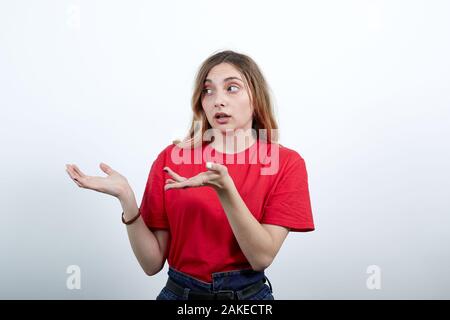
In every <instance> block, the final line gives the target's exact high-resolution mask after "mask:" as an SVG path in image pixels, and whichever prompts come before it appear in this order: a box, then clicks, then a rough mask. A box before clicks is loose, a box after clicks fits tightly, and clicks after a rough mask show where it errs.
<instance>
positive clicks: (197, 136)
mask: <svg viewBox="0 0 450 320" xmlns="http://www.w3.org/2000/svg"><path fill="white" fill-rule="evenodd" d="M221 63H229V64H231V65H232V66H234V67H235V68H236V69H237V70H238V71H239V73H240V74H241V76H243V77H244V78H245V82H246V83H245V86H246V89H247V90H249V91H250V92H251V95H250V97H251V103H252V104H253V107H254V112H253V124H252V129H255V130H256V134H257V138H258V139H260V138H264V139H266V140H267V141H270V142H272V143H277V142H278V130H277V129H278V125H277V123H276V121H275V117H274V115H273V106H272V99H271V96H270V94H269V88H268V85H267V82H266V80H265V78H264V76H263V74H262V72H261V71H260V69H259V67H258V65H257V64H256V63H255V61H253V59H252V58H250V57H249V56H247V55H245V54H242V53H237V52H234V51H231V50H226V51H221V52H218V53H215V54H213V55H211V56H210V57H208V58H207V59H206V60H205V61H204V62H203V63H202V64H201V66H200V68H199V69H198V72H197V75H196V78H195V83H194V92H193V95H192V100H191V105H192V111H193V116H192V122H191V127H190V129H189V133H188V135H187V136H186V137H185V138H184V139H183V141H180V140H174V141H173V143H174V144H177V145H178V146H179V147H196V146H198V145H199V144H201V143H202V141H203V135H204V133H205V131H206V130H208V129H210V128H211V125H210V124H209V122H208V119H207V118H206V114H205V112H204V111H203V108H202V96H203V86H204V81H205V79H206V77H207V75H208V73H209V71H210V70H211V69H212V68H213V67H214V66H216V65H218V64H221ZM199 124H200V126H198V125H199ZM261 129H265V130H266V131H264V130H263V131H262V132H264V133H265V134H264V137H262V136H261V134H260V130H261ZM272 130H273V131H272Z"/></svg>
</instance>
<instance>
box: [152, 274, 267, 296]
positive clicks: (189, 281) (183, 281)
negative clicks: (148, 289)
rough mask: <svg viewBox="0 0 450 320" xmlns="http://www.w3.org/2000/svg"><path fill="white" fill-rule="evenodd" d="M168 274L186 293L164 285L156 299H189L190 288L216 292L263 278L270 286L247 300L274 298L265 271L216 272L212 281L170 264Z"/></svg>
mask: <svg viewBox="0 0 450 320" xmlns="http://www.w3.org/2000/svg"><path fill="white" fill-rule="evenodd" d="M167 274H168V275H169V277H170V278H171V279H172V280H173V281H174V282H176V283H177V284H179V285H180V286H182V287H184V294H183V296H179V295H176V294H175V293H174V292H172V291H170V290H169V289H168V288H167V287H164V288H163V289H162V290H161V292H160V293H159V295H158V296H157V297H156V300H188V294H189V291H190V290H193V291H201V292H207V293H211V292H215V291H217V290H242V289H243V288H245V287H248V286H249V285H251V284H253V283H255V282H258V281H260V280H262V279H265V280H267V281H268V282H269V286H268V285H267V284H264V286H263V287H262V289H261V290H260V291H259V292H257V293H255V294H254V295H252V296H250V297H247V298H246V300H274V297H273V295H272V285H271V284H270V281H269V279H268V278H267V277H266V276H265V274H264V271H254V270H251V269H246V270H234V271H225V272H215V273H213V274H212V282H204V281H202V280H199V279H197V278H194V277H192V276H190V275H188V274H186V273H183V272H181V271H178V270H176V269H174V268H172V267H170V266H169V271H168V272H167ZM241 298H242V297H240V296H239V294H238V299H241Z"/></svg>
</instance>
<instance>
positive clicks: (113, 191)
mask: <svg viewBox="0 0 450 320" xmlns="http://www.w3.org/2000/svg"><path fill="white" fill-rule="evenodd" d="M100 169H102V171H103V172H105V173H106V174H107V176H106V177H94V176H88V175H86V174H84V173H83V172H82V171H81V170H80V169H79V168H78V167H77V166H76V165H75V164H66V171H67V173H68V174H69V176H70V178H71V179H72V180H73V181H74V182H75V183H76V184H77V185H78V186H79V187H80V188H85V189H91V190H95V191H98V192H102V193H106V194H109V195H112V196H114V197H119V196H121V195H122V194H123V193H124V192H126V190H127V188H129V184H128V180H127V179H126V178H125V177H124V176H123V175H121V174H120V173H119V172H117V171H115V170H113V169H112V168H111V167H110V166H108V165H107V164H105V163H100Z"/></svg>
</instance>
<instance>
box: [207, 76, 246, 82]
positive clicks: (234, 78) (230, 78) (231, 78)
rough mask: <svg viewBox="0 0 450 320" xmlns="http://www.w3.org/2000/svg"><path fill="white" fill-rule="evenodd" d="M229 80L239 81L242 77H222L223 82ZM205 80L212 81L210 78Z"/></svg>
mask: <svg viewBox="0 0 450 320" xmlns="http://www.w3.org/2000/svg"><path fill="white" fill-rule="evenodd" d="M230 80H239V81H241V82H244V81H242V79H239V78H238V77H228V78H225V79H223V82H227V81H230ZM205 82H212V81H211V79H206V80H205Z"/></svg>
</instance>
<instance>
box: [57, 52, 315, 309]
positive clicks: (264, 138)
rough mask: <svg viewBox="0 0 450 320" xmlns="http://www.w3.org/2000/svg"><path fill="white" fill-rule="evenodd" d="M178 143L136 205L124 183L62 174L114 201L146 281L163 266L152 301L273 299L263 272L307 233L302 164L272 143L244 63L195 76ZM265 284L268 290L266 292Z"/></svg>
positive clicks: (213, 66)
mask: <svg viewBox="0 0 450 320" xmlns="http://www.w3.org/2000/svg"><path fill="white" fill-rule="evenodd" d="M192 109H193V119H192V124H191V128H190V130H189V134H188V135H187V137H186V138H185V139H184V140H183V141H174V142H173V143H172V144H170V145H168V146H167V147H166V148H164V150H162V151H161V152H160V153H159V155H158V156H157V158H156V160H155V161H154V162H153V164H152V166H151V169H150V173H149V176H148V180H147V184H146V187H145V191H144V195H143V197H142V201H141V205H140V207H138V206H137V202H136V199H135V196H134V192H133V190H132V188H131V187H130V186H129V184H128V182H127V179H126V178H125V177H124V176H122V175H121V174H120V173H118V172H117V171H115V170H113V169H112V168H111V167H109V166H108V165H106V164H104V163H101V164H100V168H101V169H102V170H103V171H104V172H105V173H106V174H107V177H91V176H86V175H85V174H84V173H83V172H81V170H80V169H79V168H78V167H77V166H76V165H66V167H67V172H68V173H69V175H70V177H71V178H72V179H73V180H74V181H75V183H76V184H77V185H78V186H79V187H82V188H88V189H92V190H95V191H99V192H103V193H107V194H110V195H113V196H115V197H117V198H118V199H119V200H120V203H121V205H122V208H123V212H122V221H123V223H125V224H126V225H127V232H128V236H129V239H130V243H131V247H132V249H133V252H134V254H135V255H136V258H137V260H138V261H139V263H140V265H141V266H142V268H143V270H144V271H145V272H146V274H148V275H154V274H156V273H158V272H159V271H160V270H161V269H162V268H163V266H164V264H165V261H166V259H167V262H168V265H169V269H168V279H167V284H166V286H165V287H164V288H163V289H162V290H161V292H160V294H159V295H158V297H157V300H191V299H241V300H247V299H248V300H272V299H274V297H273V294H272V293H273V290H272V285H271V284H270V282H269V281H268V279H267V277H266V276H265V273H264V270H265V269H266V268H267V267H268V266H269V265H270V264H271V263H272V262H273V260H274V258H275V256H276V255H277V253H278V251H279V250H280V247H281V245H282V244H283V241H284V240H285V238H286V236H287V235H288V233H289V231H297V232H306V231H312V230H314V223H313V217H312V212H311V204H310V197H309V190H308V176H307V171H306V167H305V162H304V160H303V158H302V157H301V156H300V155H299V153H297V152H296V151H294V150H291V149H289V148H287V147H284V146H282V145H281V144H279V143H277V139H278V134H277V129H278V128H277V124H276V121H275V119H274V116H273V111H272V104H271V99H270V95H269V92H268V86H267V84H266V81H265V79H264V77H263V75H262V73H261V71H260V69H259V68H258V66H257V65H256V63H255V62H254V61H253V60H252V59H251V58H250V57H248V56H247V55H244V54H240V53H236V52H233V51H223V52H219V53H216V54H214V55H212V56H210V57H209V58H207V59H206V61H204V62H203V64H202V65H201V67H200V69H199V70H198V73H197V77H196V80H195V87H194V93H193V97H192ZM266 280H267V282H268V285H267V284H266Z"/></svg>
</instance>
